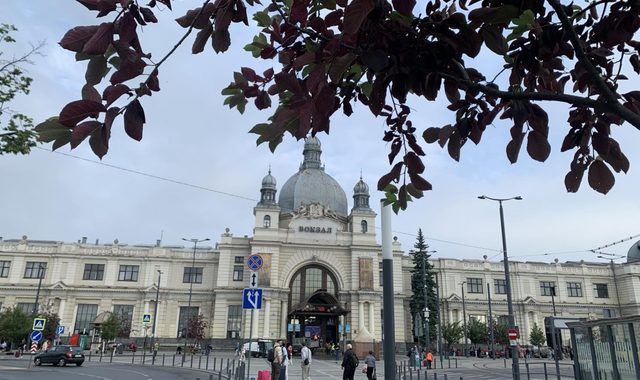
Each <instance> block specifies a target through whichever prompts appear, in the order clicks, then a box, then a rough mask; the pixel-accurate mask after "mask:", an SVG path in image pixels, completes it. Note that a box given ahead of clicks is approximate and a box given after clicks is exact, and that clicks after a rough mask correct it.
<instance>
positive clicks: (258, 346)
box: [243, 339, 273, 358]
mask: <svg viewBox="0 0 640 380" xmlns="http://www.w3.org/2000/svg"><path fill="white" fill-rule="evenodd" d="M243 347H244V351H245V355H251V356H252V357H254V358H259V357H263V358H266V357H267V351H269V349H271V348H273V341H272V340H269V339H258V341H253V342H251V349H249V342H247V343H245V344H244V345H243Z"/></svg>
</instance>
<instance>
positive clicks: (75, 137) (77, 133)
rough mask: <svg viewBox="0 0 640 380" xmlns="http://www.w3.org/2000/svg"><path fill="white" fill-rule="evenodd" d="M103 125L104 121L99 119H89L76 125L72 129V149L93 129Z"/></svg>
mask: <svg viewBox="0 0 640 380" xmlns="http://www.w3.org/2000/svg"><path fill="white" fill-rule="evenodd" d="M100 127H102V123H101V122H99V121H97V120H89V121H85V122H83V123H80V124H78V125H76V126H75V127H74V128H73V131H71V149H75V148H76V147H77V146H78V145H80V143H81V142H83V141H84V139H86V138H87V136H89V135H90V134H91V133H92V132H93V131H95V130H96V129H99V128H100Z"/></svg>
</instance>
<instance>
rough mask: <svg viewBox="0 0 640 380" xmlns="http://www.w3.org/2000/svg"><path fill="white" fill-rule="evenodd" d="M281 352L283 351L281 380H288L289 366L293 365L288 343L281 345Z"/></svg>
mask: <svg viewBox="0 0 640 380" xmlns="http://www.w3.org/2000/svg"><path fill="white" fill-rule="evenodd" d="M280 351H282V365H281V366H280V380H287V379H288V376H289V364H291V358H290V357H289V351H288V349H287V343H285V342H282V344H281V345H280Z"/></svg>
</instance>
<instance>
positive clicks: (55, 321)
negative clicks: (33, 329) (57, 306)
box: [38, 308, 60, 342]
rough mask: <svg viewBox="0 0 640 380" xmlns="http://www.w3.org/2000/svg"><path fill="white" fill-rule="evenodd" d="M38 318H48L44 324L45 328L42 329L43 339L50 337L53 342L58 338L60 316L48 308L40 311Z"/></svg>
mask: <svg viewBox="0 0 640 380" xmlns="http://www.w3.org/2000/svg"><path fill="white" fill-rule="evenodd" d="M38 318H44V319H46V320H47V322H46V323H45V324H44V330H42V336H43V339H45V340H46V339H49V340H51V341H52V342H53V341H54V340H55V339H56V335H57V329H58V325H60V316H59V315H58V314H57V313H54V312H53V311H52V310H50V309H49V308H47V310H45V311H42V312H39V313H38Z"/></svg>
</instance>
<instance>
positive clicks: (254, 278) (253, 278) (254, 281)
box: [249, 271, 258, 289]
mask: <svg viewBox="0 0 640 380" xmlns="http://www.w3.org/2000/svg"><path fill="white" fill-rule="evenodd" d="M249 287H250V288H254V289H255V288H257V287H258V272H256V271H251V274H250V275H249Z"/></svg>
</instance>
